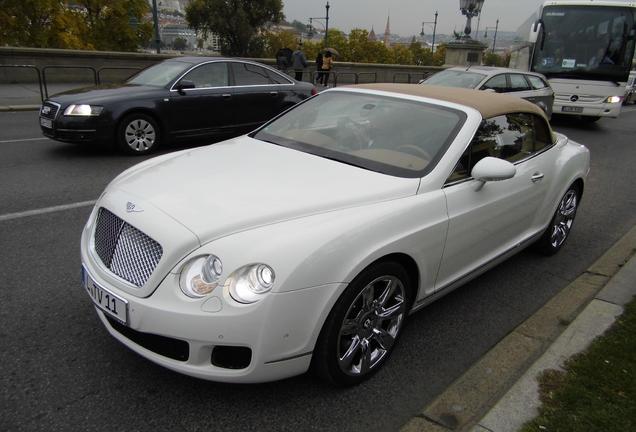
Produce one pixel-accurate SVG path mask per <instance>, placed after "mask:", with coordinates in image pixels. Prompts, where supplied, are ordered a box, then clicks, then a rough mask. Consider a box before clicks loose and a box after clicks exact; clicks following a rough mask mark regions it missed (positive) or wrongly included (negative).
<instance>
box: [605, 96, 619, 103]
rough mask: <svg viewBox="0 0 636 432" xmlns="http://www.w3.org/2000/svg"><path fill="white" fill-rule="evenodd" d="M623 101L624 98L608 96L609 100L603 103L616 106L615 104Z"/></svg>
mask: <svg viewBox="0 0 636 432" xmlns="http://www.w3.org/2000/svg"><path fill="white" fill-rule="evenodd" d="M622 100H623V98H622V97H620V96H608V97H607V99H605V100H604V101H603V102H604V103H611V104H614V103H621V101H622Z"/></svg>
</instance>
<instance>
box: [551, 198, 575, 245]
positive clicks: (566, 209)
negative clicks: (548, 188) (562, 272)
mask: <svg viewBox="0 0 636 432" xmlns="http://www.w3.org/2000/svg"><path fill="white" fill-rule="evenodd" d="M577 205H578V197H577V193H576V191H575V190H574V189H570V190H569V191H567V192H566V194H565V195H564V196H563V198H562V199H561V202H560V203H559V208H558V209H557V212H556V215H555V216H554V220H553V222H552V232H551V234H550V245H551V246H552V247H553V248H558V247H559V246H561V245H562V244H563V242H564V241H565V239H566V238H567V237H568V234H569V233H570V229H571V228H572V224H573V223H574V216H575V215H576V209H577Z"/></svg>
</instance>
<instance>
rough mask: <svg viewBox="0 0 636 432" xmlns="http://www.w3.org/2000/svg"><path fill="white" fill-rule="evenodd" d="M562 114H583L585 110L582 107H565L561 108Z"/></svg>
mask: <svg viewBox="0 0 636 432" xmlns="http://www.w3.org/2000/svg"><path fill="white" fill-rule="evenodd" d="M561 112H569V113H579V114H580V113H582V112H583V108H582V107H573V106H564V107H561Z"/></svg>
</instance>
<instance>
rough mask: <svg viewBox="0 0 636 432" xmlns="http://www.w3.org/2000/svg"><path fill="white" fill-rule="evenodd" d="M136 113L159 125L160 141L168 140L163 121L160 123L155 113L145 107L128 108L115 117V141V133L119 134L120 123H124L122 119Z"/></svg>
mask: <svg viewBox="0 0 636 432" xmlns="http://www.w3.org/2000/svg"><path fill="white" fill-rule="evenodd" d="M136 113H140V114H144V115H147V116H149V117H151V118H152V119H153V120H154V121H155V122H156V123H157V124H158V125H159V129H160V132H161V139H162V140H167V138H168V134H167V131H166V126H165V124H164V122H163V121H161V119H160V118H159V116H158V115H157V112H156V111H155V110H153V109H151V108H147V107H138V106H137V107H130V108H128V109H126V110H125V111H122V112H121V113H120V114H119V115H118V116H117V120H116V121H115V124H116V125H117V127H116V128H115V131H114V134H115V139H117V133H118V132H119V128H120V127H121V125H122V122H123V121H124V119H125V118H126V117H128V116H130V115H132V114H136ZM164 142H165V141H164Z"/></svg>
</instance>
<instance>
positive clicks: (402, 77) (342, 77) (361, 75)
mask: <svg viewBox="0 0 636 432" xmlns="http://www.w3.org/2000/svg"><path fill="white" fill-rule="evenodd" d="M0 68H26V69H31V70H34V71H35V73H36V76H37V82H38V87H39V91H40V100H41V101H42V102H44V100H45V99H46V98H48V97H49V84H51V82H50V78H51V77H50V71H52V70H63V69H74V70H84V71H88V72H90V76H91V81H92V84H94V85H99V84H103V83H104V82H105V81H108V82H118V81H119V80H107V79H105V78H104V72H105V71H130V72H131V73H130V75H126V77H124V78H122V79H121V81H125V80H127V79H129V78H130V77H131V76H133V75H134V74H136V73H138V72H139V71H141V70H143V68H139V67H128V66H106V67H102V68H99V69H96V68H94V67H92V66H63V65H51V66H44V67H42V68H39V67H37V66H34V65H0ZM47 72H49V73H48V74H47ZM282 72H286V73H287V74H289V75H290V76H293V74H294V71H293V70H291V69H287V70H284V71H282ZM319 73H323V74H327V79H328V82H330V83H331V85H332V86H333V87H337V86H338V85H342V84H360V83H377V82H378V72H349V71H342V72H338V71H333V70H332V71H330V72H321V71H303V79H305V77H307V78H308V79H307V81H308V82H311V83H316V78H317V75H318V74H319ZM431 73H432V72H394V73H393V77H392V82H394V83H417V82H419V81H420V80H422V79H425V78H426V77H428V76H430V75H431Z"/></svg>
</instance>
